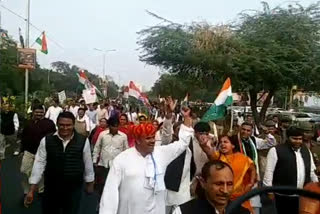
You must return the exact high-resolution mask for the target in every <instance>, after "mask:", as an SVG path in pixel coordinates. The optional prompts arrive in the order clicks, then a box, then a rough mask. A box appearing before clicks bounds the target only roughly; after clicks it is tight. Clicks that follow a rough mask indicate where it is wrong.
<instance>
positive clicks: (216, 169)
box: [180, 161, 250, 214]
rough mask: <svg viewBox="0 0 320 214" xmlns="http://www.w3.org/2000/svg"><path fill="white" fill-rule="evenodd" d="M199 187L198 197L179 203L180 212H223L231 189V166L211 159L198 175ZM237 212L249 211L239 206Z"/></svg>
mask: <svg viewBox="0 0 320 214" xmlns="http://www.w3.org/2000/svg"><path fill="white" fill-rule="evenodd" d="M199 180H200V184H201V187H202V188H201V189H199V190H200V191H199V192H198V194H197V195H198V198H197V199H194V200H192V201H189V202H187V203H185V204H183V205H180V210H181V213H182V214H199V213H201V214H212V213H218V214H224V213H226V212H227V211H228V205H229V203H230V196H231V193H232V190H233V171H232V168H231V167H230V166H229V165H228V164H227V163H224V162H222V161H211V162H208V163H206V164H205V165H204V167H203V168H202V175H201V177H199ZM235 213H237V214H250V211H249V210H247V209H245V208H243V207H239V208H237V210H236V211H235Z"/></svg>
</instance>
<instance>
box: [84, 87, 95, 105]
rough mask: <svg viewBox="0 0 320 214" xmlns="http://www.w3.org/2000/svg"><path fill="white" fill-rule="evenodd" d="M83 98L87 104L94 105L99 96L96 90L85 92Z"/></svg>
mask: <svg viewBox="0 0 320 214" xmlns="http://www.w3.org/2000/svg"><path fill="white" fill-rule="evenodd" d="M82 96H83V99H84V101H85V102H86V104H90V103H94V102H96V101H97V94H96V90H95V88H91V89H85V90H83V91H82Z"/></svg>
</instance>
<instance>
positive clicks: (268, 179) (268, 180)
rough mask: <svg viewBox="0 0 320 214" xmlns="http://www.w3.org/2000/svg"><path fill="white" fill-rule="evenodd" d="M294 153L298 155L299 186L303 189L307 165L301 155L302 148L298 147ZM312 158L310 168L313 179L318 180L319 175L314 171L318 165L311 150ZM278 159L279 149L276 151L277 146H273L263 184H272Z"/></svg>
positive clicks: (268, 157)
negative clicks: (315, 163)
mask: <svg viewBox="0 0 320 214" xmlns="http://www.w3.org/2000/svg"><path fill="white" fill-rule="evenodd" d="M309 152H310V151H309ZM294 153H295V155H296V162H297V188H300V189H303V185H304V181H305V174H306V172H305V166H304V162H303V159H302V156H301V152H300V149H298V150H297V151H294ZM310 159H311V169H310V177H311V181H313V182H318V177H317V176H316V174H315V173H314V170H315V169H316V166H315V165H314V162H313V158H312V155H311V152H310ZM277 161H278V156H277V151H276V148H275V147H273V148H271V149H270V150H269V153H268V156H267V166H266V170H265V174H264V178H263V184H264V185H265V186H272V182H273V173H274V170H275V168H276V164H277ZM288 176H289V175H288Z"/></svg>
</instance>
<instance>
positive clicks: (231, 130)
mask: <svg viewBox="0 0 320 214" xmlns="http://www.w3.org/2000/svg"><path fill="white" fill-rule="evenodd" d="M232 107H233V102H232V104H231V108H230V112H231V121H230V133H232V132H233V111H232Z"/></svg>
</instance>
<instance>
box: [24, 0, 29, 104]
mask: <svg viewBox="0 0 320 214" xmlns="http://www.w3.org/2000/svg"><path fill="white" fill-rule="evenodd" d="M29 36H30V0H28V5H27V31H26V48H29ZM28 91H29V70H28V69H26V72H25V95H24V96H25V109H26V110H27V109H28Z"/></svg>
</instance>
